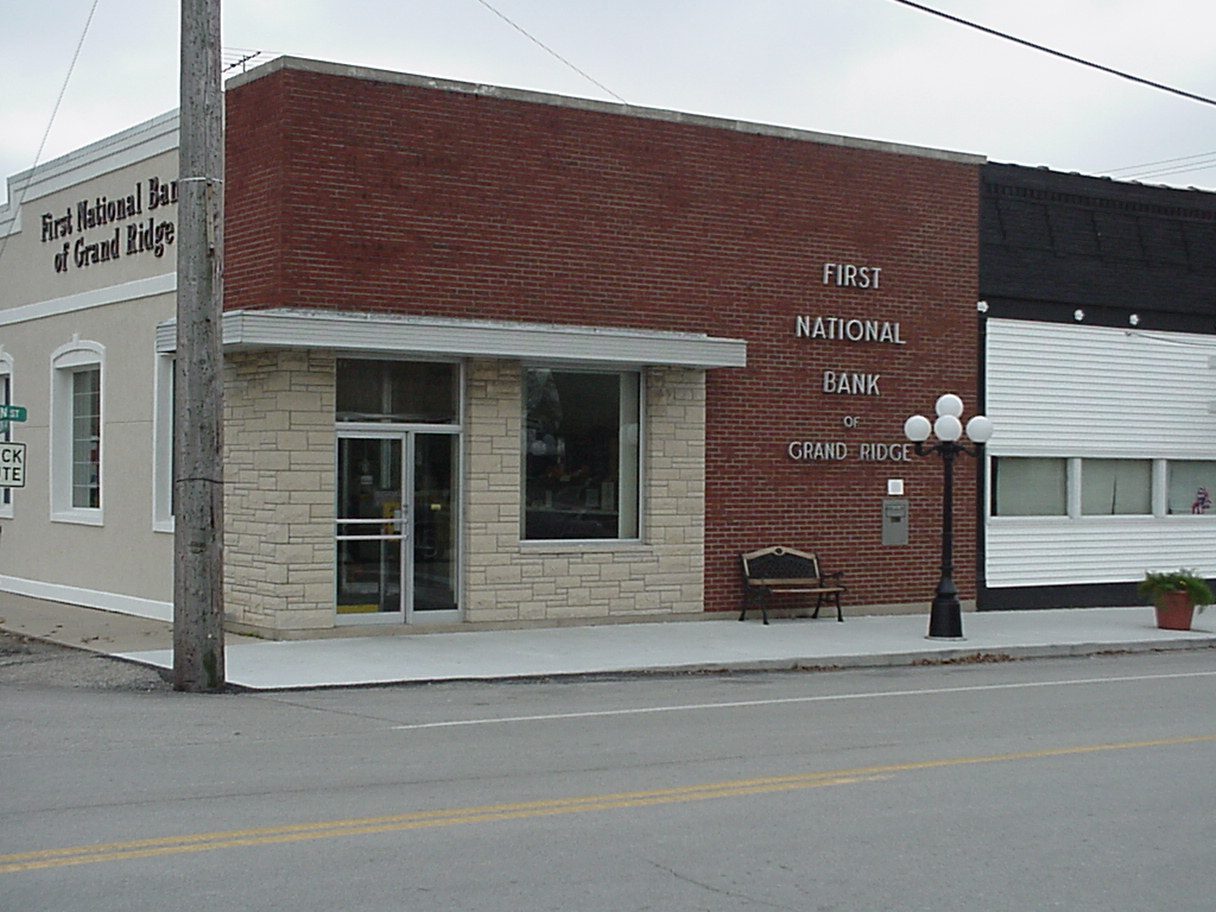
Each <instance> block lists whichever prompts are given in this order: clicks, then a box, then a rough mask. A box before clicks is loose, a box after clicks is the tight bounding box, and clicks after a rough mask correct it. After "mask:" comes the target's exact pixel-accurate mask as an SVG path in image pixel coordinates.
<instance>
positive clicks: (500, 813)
mask: <svg viewBox="0 0 1216 912" xmlns="http://www.w3.org/2000/svg"><path fill="white" fill-rule="evenodd" d="M1211 741H1216V735H1194V736H1189V737H1181V738H1159V739H1155V740H1151V741H1124V742H1121V743H1114V744H1087V745H1078V746H1073V747H1060V748H1047V749H1044V750H1037V751H1019V752H1016V753H1008V754H992V755H988V756H979V757H949V758H943V759H938V760H918V761H910V762H906V763H891V764H879V765H874V766H863V767H857V768H854V769H846V770H831V771H825V772H817V773H797V774H791V775H786V776H764V777H760V778H753V779H733V780H728V781H725V782H709V783H701V784H699V785H688V786H680V787H677V788H666V789H651V790H647V791H634V792H616V793H610V794H605V795H586V796H582V797H574V798H557V799H547V800H540V801H524V802H517V803H512V804H492V805H483V806H477V807H467V808H447V809H442V810H433V811H413V812H410V813H407V814H393V815H389V816H383V817H360V818H352V819H348V820H327V821H318V822H313V823H301V824H287V825H283V826H271V827H256V828H252V829H243V830H226V831H219V832H213V833H195V834H186V835H181V836H165V837H152V838H148V839H134V840H127V841H123V842H110V843H101V844H96V845H85V846H73V847H68V848H59V849H40V850H36V851H30V852H17V853H14V854H10V855H0V874H11V873H15V872H18V871H37V870H46V869H48V868H60V867H67V866H69V865H81V864H98V863H101V862H107V861H125V860H130V859H136V858H154V857H159V856H166V855H182V854H188V853H195V852H211V851H215V850H218V849H228V848H238V847H248V846H258V845H281V844H286V843H293V842H305V841H310V840H317V839H338V838H342V837H349V836H366V835H372V834H376V833H390V832H404V831H408V830H421V829H428V828H433V827H448V826H457V825H460V824H469V823H490V822H499V821H506V820H523V819H527V818H538V817H551V816H555V815H559V814H578V813H586V812H592V811H611V810H620V809H623V808H640V807H653V806H656V805H664V804H679V803H685V802H691V801H710V800H718V799H723V798H740V797H744V796H747V795H763V794H771V793H774V792H784V791H793V790H795V789H807V788H823V787H826V786H833V785H850V784H854V783H858V782H866V781H874V780H878V779H885V778H889V777H890V776H892V775H894V774H896V773H906V772H913V771H917V770H929V769H943V768H947V767H958V766H968V765H974V764H981V763H1010V762H1016V761H1022V760H1043V759H1048V758H1052V757H1070V756H1078V755H1083V754H1094V753H1101V752H1109V751H1119V750H1144V749H1148V748H1155V747H1175V746H1179V745H1185V744H1201V743H1206V742H1211Z"/></svg>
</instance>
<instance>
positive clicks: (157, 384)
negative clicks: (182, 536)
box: [152, 353, 176, 532]
mask: <svg viewBox="0 0 1216 912" xmlns="http://www.w3.org/2000/svg"><path fill="white" fill-rule="evenodd" d="M153 358H154V359H155V363H154V364H153V373H152V389H153V391H152V531H153V532H173V530H174V526H175V524H174V518H173V371H174V362H175V360H176V359H175V358H174V357H173V356H172V355H163V354H160V353H157V354H155V355H153Z"/></svg>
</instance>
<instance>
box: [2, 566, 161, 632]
mask: <svg viewBox="0 0 1216 912" xmlns="http://www.w3.org/2000/svg"><path fill="white" fill-rule="evenodd" d="M0 592H11V593H13V594H14V595H24V596H28V597H29V598H36V599H44V600H45V601H48V602H63V603H64V604H67V605H82V606H84V607H85V608H99V609H101V610H102V611H113V612H115V613H116V614H129V615H133V616H135V617H142V618H151V619H153V620H157V621H167V622H168V623H170V624H171V623H173V603H172V602H159V601H155V600H154V599H146V598H139V597H138V596H134V595H123V594H122V593H120V592H102V591H100V590H97V589H82V588H80V587H78V586H64V585H62V584H60V583H47V582H43V581H42V580H31V579H22V578H21V577H19V576H0Z"/></svg>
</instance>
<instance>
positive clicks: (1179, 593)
mask: <svg viewBox="0 0 1216 912" xmlns="http://www.w3.org/2000/svg"><path fill="white" fill-rule="evenodd" d="M1139 589H1140V594H1141V595H1143V596H1147V597H1148V598H1151V599H1152V600H1153V605H1154V606H1155V607H1156V609H1157V626H1158V627H1160V628H1162V629H1163V630H1190V629H1191V618H1192V616H1193V615H1194V614H1195V609H1196V608H1198V609H1199V610H1200V611H1203V609H1204V608H1206V607H1207V606H1208V605H1210V604H1212V602H1213V601H1216V597H1214V596H1213V595H1212V589H1211V587H1210V586H1209V585H1208V583H1207V580H1205V579H1204V578H1203V577H1201V576H1198V575H1196V574H1195V572H1194V571H1193V570H1163V571H1160V572H1152V571H1149V572H1146V573H1145V574H1144V579H1143V580H1141V582H1140V586H1139Z"/></svg>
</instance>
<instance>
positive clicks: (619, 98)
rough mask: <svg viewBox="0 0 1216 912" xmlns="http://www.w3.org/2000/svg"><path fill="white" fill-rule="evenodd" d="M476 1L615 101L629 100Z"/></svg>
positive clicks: (487, 6)
mask: <svg viewBox="0 0 1216 912" xmlns="http://www.w3.org/2000/svg"><path fill="white" fill-rule="evenodd" d="M477 2H478V3H480V4H481V5H482V6H484V7H485V8H486V9H488V10H489V11H490V12H491V13H493V14H494V15H495V16H497V17H498V18H499V19H501V20H502V21H503V22H505V23H507V25H509V26H511V28H513V29H515V31H517V32H519V33H520V34H521V35H523V36H524V37H525V38H527V39H528V40H529V41H531V42H532V43H533V44H535V45H536V46H537V47H539V48H541V49H542V50H544V51H546V52H547V53H549V54H552V55H553V56H554V57H556V58H557V59H558V60H560V61H561V62H562V63H564V64H565V65H566V66H568V67H570V69H572V70H574V72H576V73H578V74H579V75H580V76H582V77H583V78H584V79H586V80H587V81H588V82H591V83H594V84H595V85H597V86H599V88H601V89H603V90H604V91H605V92H607V93H608V94H609V95H611V96H612V97H613V98H615V99H616V100H617V101H619V102H620V103H621V104H629V102H627V101H626V100H625V99H624V98H622V97H621V96H620V95H618V94H617V93H616V92H614V91H612V89H610V88H608V86H606V85H604V84H603V83H602V82H600V81H599V80H598V79H596V78H595V77H594V76H590V75H588V74H587V73H586V72H584V71H583V70H580V69H579V68H578V67H576V66H575V65H574V64H573V63H571V62H570V61H569V60H567V59H566V58H565V57H563V56H562V55H561V54H559V53H558V52H557V51H555V50H553V48H551V47H549V46H548V45H547V44H545V43H544V42H543V41H541V40H540V39H539V38H536V37H534V36H533V35H530V34H529V33H528V32H527V31H526V30H525V29H524V28H523V27H522V26H519V25H517V24H516V23H515V22H513V21H511V20H510V19H508V18H507V17H506V16H504V15H503V14H502V13H500V12H499V11H498V10H496V9H495V8H494V7H492V6H491V5H490V4H489V3H488V2H487V0H477Z"/></svg>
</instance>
